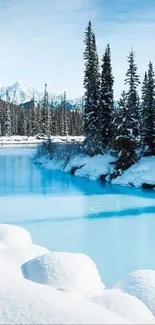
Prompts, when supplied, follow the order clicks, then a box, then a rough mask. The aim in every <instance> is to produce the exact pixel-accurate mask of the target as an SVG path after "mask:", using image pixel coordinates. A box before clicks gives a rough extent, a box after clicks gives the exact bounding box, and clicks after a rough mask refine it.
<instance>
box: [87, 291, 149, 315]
mask: <svg viewBox="0 0 155 325" xmlns="http://www.w3.org/2000/svg"><path fill="white" fill-rule="evenodd" d="M92 301H94V302H96V303H97V304H99V305H100V306H103V307H105V308H107V309H108V310H110V311H111V312H113V313H114V314H116V315H118V316H121V317H124V318H128V319H131V320H133V321H144V320H152V319H153V315H152V313H151V312H150V310H149V309H148V308H147V307H146V306H145V305H144V304H143V303H142V301H140V300H139V299H137V298H136V297H134V296H131V295H129V294H127V293H123V292H121V291H119V290H115V289H113V290H104V291H103V293H102V295H100V296H95V297H92Z"/></svg>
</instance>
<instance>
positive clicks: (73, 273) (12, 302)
mask: <svg viewBox="0 0 155 325" xmlns="http://www.w3.org/2000/svg"><path fill="white" fill-rule="evenodd" d="M22 271H23V273H22ZM0 274H1V276H0V287H1V292H0V324H137V323H138V324H150V323H151V324H153V323H155V321H154V317H153V315H152V313H154V311H155V307H154V306H155V304H154V301H155V299H154V293H155V271H153V270H148V271H137V273H136V275H135V276H134V278H135V279H136V281H135V282H134V281H133V280H132V279H133V277H132V276H131V275H129V276H127V280H125V281H124V280H122V281H123V282H120V283H119V285H118V287H120V289H121V290H122V291H123V290H124V291H131V292H130V293H131V294H132V296H131V295H129V294H127V293H123V292H121V291H119V290H116V289H111V290H107V289H105V287H104V286H103V284H102V283H101V280H100V276H99V274H98V271H97V269H96V266H95V264H94V263H93V261H92V260H91V259H90V258H89V257H88V256H86V255H84V254H73V253H72V254H71V253H65V252H63V253H62V252H49V251H48V250H47V249H46V248H44V247H41V246H37V245H35V244H33V243H32V240H31V236H30V234H29V233H28V232H27V231H26V230H25V229H24V228H20V227H16V226H12V225H7V224H5V225H0ZM23 274H24V276H25V278H24V276H23ZM130 278H131V279H130ZM132 283H133V285H132ZM130 287H132V290H130V289H131V288H130ZM136 296H137V297H139V299H140V300H141V301H140V300H138V299H137V298H136ZM142 301H143V302H142ZM151 311H152V313H151Z"/></svg>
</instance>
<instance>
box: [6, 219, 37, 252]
mask: <svg viewBox="0 0 155 325" xmlns="http://www.w3.org/2000/svg"><path fill="white" fill-rule="evenodd" d="M0 243H3V244H4V245H6V246H7V248H10V247H20V246H26V245H30V244H32V240H31V236H30V234H29V232H28V231H27V230H26V229H24V228H21V227H18V226H13V225H7V224H0Z"/></svg>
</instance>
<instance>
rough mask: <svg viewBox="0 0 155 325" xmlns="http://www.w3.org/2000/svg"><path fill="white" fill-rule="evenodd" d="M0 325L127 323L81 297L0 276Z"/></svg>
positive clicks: (127, 322)
mask: <svg viewBox="0 0 155 325" xmlns="http://www.w3.org/2000/svg"><path fill="white" fill-rule="evenodd" d="M0 287H1V293H0V324H131V323H132V322H131V321H129V320H126V319H124V318H121V317H119V316H116V315H115V314H113V313H111V312H110V311H108V310H107V309H105V308H103V307H100V306H98V305H97V304H95V303H92V302H89V301H87V300H86V299H84V298H82V297H78V296H77V297H76V296H73V295H71V294H66V293H62V292H60V291H56V290H54V289H52V288H49V287H48V286H44V285H39V284H36V283H33V282H30V281H27V280H24V279H23V280H20V279H18V282H17V281H11V282H10V283H9V282H8V281H2V279H0Z"/></svg>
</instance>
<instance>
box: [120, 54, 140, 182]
mask: <svg viewBox="0 0 155 325" xmlns="http://www.w3.org/2000/svg"><path fill="white" fill-rule="evenodd" d="M128 63H129V68H128V70H127V73H126V79H125V84H127V85H128V91H127V93H126V94H125V93H124V92H123V93H122V97H121V99H120V102H119V108H118V113H117V115H118V119H117V121H116V125H117V130H116V132H115V140H114V147H115V150H116V153H117V160H116V164H115V167H116V172H115V175H116V176H117V175H119V174H121V173H122V171H124V170H126V169H127V168H129V167H130V166H132V164H134V163H135V162H137V160H138V155H137V149H138V145H139V133H140V125H139V96H138V92H137V86H138V85H139V76H138V75H137V66H136V65H135V62H134V52H133V51H131V52H130V54H129V57H128Z"/></svg>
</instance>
